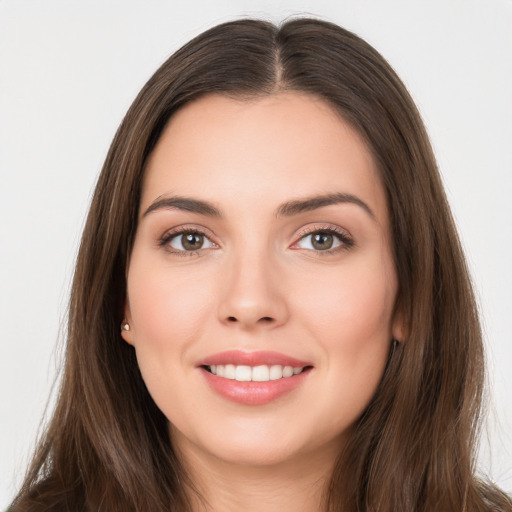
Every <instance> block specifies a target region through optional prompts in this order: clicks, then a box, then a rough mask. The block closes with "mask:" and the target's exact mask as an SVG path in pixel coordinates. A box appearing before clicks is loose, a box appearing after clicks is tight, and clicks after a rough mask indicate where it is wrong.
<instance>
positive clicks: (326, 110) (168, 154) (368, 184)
mask: <svg viewBox="0 0 512 512" xmlns="http://www.w3.org/2000/svg"><path fill="white" fill-rule="evenodd" d="M333 191H334V192H342V193H347V194H354V195H358V196H363V197H362V199H363V200H365V201H366V202H370V203H372V204H373V208H374V210H375V211H376V213H377V216H379V213H380V215H382V216H386V215H387V213H386V210H387V208H386V204H385V194H384V190H383V187H382V185H381V182H380V178H379V173H378V171H377V169H376V166H375V162H374V160H373V157H372V156H371V154H370V151H369V150H368V149H367V147H366V145H365V143H364V142H363V140H362V138H361V137H360V135H359V134H358V133H357V132H356V131H355V130H354V129H353V128H352V127H351V126H350V125H349V124H348V123H347V122H346V121H344V120H343V119H342V117H341V116H340V115H339V114H338V113H337V112H335V111H334V109H333V108H331V106H330V105H328V104H327V103H326V102H325V101H323V100H320V99H318V98H316V97H313V96H310V95H305V94H299V93H280V94H275V95H271V96H265V97H262V98H256V99H250V100H237V99H232V98H228V97H225V96H221V95H209V96H206V97H203V98H201V99H199V100H197V101H194V102H192V103H190V104H188V105H186V106H185V107H184V108H182V109H181V110H179V111H178V112H177V113H176V114H175V115H174V116H173V117H172V118H171V119H170V121H169V123H168V124H167V126H166V128H165V130H164V132H163V134H162V136H161V138H160V140H159V141H158V143H157V145H156V147H155V149H154V151H153V153H152V154H151V156H150V158H149V160H148V164H147V167H146V174H145V179H144V185H143V195H142V203H141V209H144V208H145V207H147V206H148V205H149V204H150V203H151V202H152V201H154V200H155V199H157V198H158V197H160V196H165V195H172V194H179V195H193V196H197V197H200V198H204V199H207V200H209V201H211V202H213V203H216V202H219V203H221V206H228V207H229V206H230V205H232V206H233V207H238V208H240V207H242V206H243V207H244V208H248V207H249V206H250V204H251V202H255V203H259V204H260V205H261V206H263V204H264V203H265V204H266V203H268V204H269V205H270V204H271V203H272V204H274V205H276V204H278V203H280V202H283V201H287V200H289V199H290V198H291V197H303V196H306V195H307V196H310V195H312V194H326V193H332V192H333Z"/></svg>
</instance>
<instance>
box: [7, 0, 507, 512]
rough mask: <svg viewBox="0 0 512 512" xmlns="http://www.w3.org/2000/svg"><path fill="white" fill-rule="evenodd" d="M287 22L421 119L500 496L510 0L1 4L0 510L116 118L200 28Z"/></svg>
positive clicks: (53, 358) (12, 482) (19, 467)
mask: <svg viewBox="0 0 512 512" xmlns="http://www.w3.org/2000/svg"><path fill="white" fill-rule="evenodd" d="M301 13H302V14H305V13H306V14H307V13H309V14H315V15H317V16H319V17H322V18H325V19H328V20H331V21H334V22H336V23H338V24H340V25H342V26H344V27H346V28H348V29H350V30H352V31H355V32H356V33H358V34H359V35H361V36H363V37H364V38H366V39H367V40H368V41H369V42H370V43H371V44H373V45H374V46H375V47H376V48H377V49H378V50H379V51H380V52H381V53H382V54H383V55H384V56H385V57H386V58H387V59H388V60H389V61H390V63H391V64H392V65H393V66H394V67H395V69H396V70H397V71H398V74H399V75H400V76H401V77H402V79H403V80H404V81H405V83H406V85H407V86H408V87H409V89H410V91H411V93H412V95H413V97H414V98H415V100H416V102H417V104H418V106H419V108H420V110H421V112H422V115H423V117H424V120H425V122H426V124H427V128H428V130H429V133H430V135H431V138H432V142H433V145H434V149H435V151H436V154H437V157H438V160H439V165H440V168H441V172H442V175H443V179H444V182H445V185H446V188H447V191H448V195H449V198H450V201H451V204H452V208H453V211H454V214H455V217H456V220H457V223H458V226H459V229H460V231H461V236H462V240H463V243H464V246H465V248H466V251H467V255H468V259H469V263H470V266H471V269H472V272H473V276H474V280H475V285H476V289H477V292H478V297H479V303H480V306H481V311H482V315H483V320H484V328H485V337H486V345H487V351H488V356H489V367H490V383H491V393H492V397H491V398H492V400H490V407H489V409H490V420H489V422H488V428H487V435H486V436H485V438H484V442H483V449H482V456H481V460H482V467H483V469H484V470H485V471H487V472H488V473H489V474H490V475H491V477H492V478H493V479H494V480H495V481H497V482H498V483H499V484H500V485H501V486H502V487H504V488H505V489H506V490H508V491H511V490H512V434H511V431H512V374H511V370H510V368H511V367H512V335H511V332H512V199H511V198H512V149H511V148H512V30H511V27H512V2H511V1H510V0H492V1H489V0H480V1H473V0H436V1H432V0H431V1H429V2H426V1H419V0H402V1H399V0H394V1H391V0H339V1H321V0H317V1H313V0H309V1H308V0H297V1H276V0H273V1H271V0H268V1H256V0H246V1H228V0H225V1H208V0H203V1H200V0H189V1H187V2H182V1H180V2H177V1H176V2H173V1H169V0H167V1H164V0H144V1H127V0H125V1H123V2H120V1H119V2H114V1H105V0H103V1H101V2H100V1H97V0H96V1H91V0H88V1H87V2H85V1H82V2H80V1H76V0H66V1H55V0H45V1H44V2H38V1H36V0H34V1H26V0H10V1H9V0H0V172H1V181H0V262H1V264H0V422H1V423H0V508H4V507H5V506H7V504H8V503H9V500H10V499H11V498H12V497H13V494H14V491H15V489H16V488H17V486H18V485H19V483H20V480H21V477H22V475H23V472H24V468H25V466H26V462H27V460H28V457H29V454H30V452H31V450H32V448H33V446H34V440H35V436H36V433H37V430H38V425H39V422H40V419H41V417H42V414H43V411H44V408H45V404H46V402H47V399H48V396H49V394H50V389H51V386H52V383H53V381H54V379H55V375H56V372H57V369H58V367H59V357H60V350H59V349H57V348H56V347H57V346H58V342H59V341H60V343H61V344H62V339H63V326H64V324H65V315H66V305H67V300H68V290H69V284H70V279H71V276H72V271H73V263H74V258H75V255H76V251H77V246H78V241H79V237H80V231H81V228H82V225H83V222H84V217H85V214H86V211H87V206H88V202H89V199H90V196H91V192H92V188H93V185H94V182H95V179H96V177H97V174H98V172H99V170H100V168H101V165H102V161H103V159H104V157H105V155H106V152H107V149H108V146H109V144H110V141H111V139H112V137H113V135H114V132H115V130H116V128H117V126H118V124H119V122H120V121H121V119H122V116H123V114H124V113H125V111H126V109H127V108H128V106H129V105H130V103H131V101H132V100H133V99H134V97H135V95H136V93H137V92H138V90H139V89H140V88H141V86H142V85H143V84H144V83H145V81H146V80H147V79H148V78H149V76H150V75H151V74H152V73H153V72H154V71H155V70H156V68H157V66H158V65H159V64H160V63H161V62H163V60H165V58H167V57H168V56H169V55H170V54H171V53H172V52H173V51H175V50H176V49H177V48H178V47H179V46H181V45H182V44H183V43H185V42H186V41H187V40H189V39H190V38H191V37H193V36H195V35H196V34H198V33H199V32H201V31H203V30H205V29H206V28H208V27H210V26H212V25H214V24H216V23H219V22H223V21H227V20H231V19H233V18H236V17H239V16H244V15H251V16H257V17H263V18H266V19H269V20H272V21H280V20H282V19H284V18H286V17H288V16H290V15H294V14H301ZM50 408H51V405H50ZM487 440H488V441H487ZM134 448H135V447H134Z"/></svg>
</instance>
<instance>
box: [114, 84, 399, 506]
mask: <svg viewBox="0 0 512 512" xmlns="http://www.w3.org/2000/svg"><path fill="white" fill-rule="evenodd" d="M334 193H341V194H350V195H351V196H353V197H355V198H357V199H358V200H359V201H361V202H364V204H365V205H367V207H368V209H369V210H371V213H369V212H368V211H367V210H366V209H365V208H364V207H362V206H361V204H356V203H354V202H341V203H337V204H330V205H327V206H322V207H319V208H314V209H311V210H309V211H303V212H295V213H293V212H292V214H289V215H276V211H278V209H279V208H280V207H281V206H282V205H283V204H284V203H287V202H290V201H295V200H303V199H304V198H310V197H312V196H317V195H325V194H334ZM172 196H183V197H186V198H193V199H198V200H201V201H207V202H209V203H211V204H212V205H213V206H215V208H217V209H218V210H220V213H221V215H220V216H211V215H205V214H202V213H198V212H190V211H184V210H181V209H179V208H171V207H162V208H155V209H153V210H152V211H151V212H149V213H147V214H145V212H146V211H147V210H148V208H150V207H151V205H152V204H155V203H156V202H157V201H159V200H162V199H164V198H169V197H172ZM183 227H185V228H186V229H188V230H195V231H198V232H200V233H204V234H205V235H206V237H207V238H205V239H204V243H203V245H202V246H201V247H202V248H201V249H199V250H196V251H186V250H184V249H183V245H181V242H182V241H183V239H182V238H180V237H179V234H178V235H176V236H175V237H174V238H171V239H170V240H169V235H170V234H173V230H175V229H176V228H183ZM327 229H333V230H336V231H337V232H338V233H341V238H337V236H338V235H336V236H334V235H333V236H334V238H332V239H330V240H332V241H333V242H334V246H335V247H334V248H332V249H330V250H319V249H317V248H315V246H313V245H312V237H311V232H318V231H325V230H327ZM174 234H175V233H174ZM327 234H328V235H329V233H327ZM166 236H167V238H166ZM162 240H164V242H162ZM127 281H128V289H127V302H126V307H125V314H126V320H127V321H128V323H129V325H130V330H129V331H123V337H124V339H125V340H126V341H127V342H128V343H130V344H131V345H133V346H134V347H135V350H136V354H137V359H138V363H139V366H140V369H141V373H142V376H143V378H144V380H145V382H146V385H147V387H148V390H149V392H150V393H151V395H152V397H153V399H154V400H155V402H156V404H157V405H158V407H159V408H160V409H161V410H162V411H163V413H164V414H165V415H166V417H167V418H168V419H169V421H170V434H171V437H172V440H173V444H174V446H175V447H176V449H177V450H178V452H179V453H180V454H181V457H182V459H183V461H184V464H185V466H186V467H187V468H188V470H189V472H190V473H191V476H192V479H193V480H194V482H195V483H196V485H197V487H198V488H199V490H200V491H201V493H202V494H203V496H204V497H205V498H206V500H207V502H208V503H209V507H210V508H208V510H219V511H220V510H222V511H230V510H241V509H242V508H243V509H244V510H247V511H252V510H266V511H273V510H280V511H282V510H285V509H290V508H292V509H293V510H299V511H300V510H304V511H305V510H308V511H311V510H320V508H321V493H322V491H323V488H324V485H325V482H326V481H327V479H328V477H329V475H330V472H331V470H332V467H333V464H334V462H335V459H336V456H337V454H338V453H339V452H340V450H341V448H342V447H343V444H344V442H345V440H346V438H347V436H348V435H349V433H350V429H351V427H352V426H353V425H354V422H355V421H356V420H357V418H358V417H359V416H360V415H361V413H362V411H363V410H364V409H365V407H366V406H367V405H368V403H369V401H370V400H371V398H372V396H373V395H374V393H375V391H376V388H377V386H378V383H379V381H380V379H381V377H382V373H383V370H384V366H385V363H386V360H387V356H388V353H389V348H390V343H391V340H392V338H393V337H395V338H397V339H402V325H401V323H400V321H399V319H397V318H394V317H393V309H394V303H395V299H396V294H397V277H396V272H395V268H394V262H393V257H392V251H391V236H390V228H389V214H388V209H387V205H386V197H385V192H384V189H383V186H382V184H381V182H380V178H379V175H378V171H377V169H376V166H375V163H374V161H373V159H372V157H371V155H370V153H369V151H368V149H367V148H366V146H365V144H364V143H363V141H362V139H361V138H360V137H359V135H358V134H357V133H356V132H355V131H354V130H353V129H352V128H351V127H350V126H349V125H348V124H347V123H346V122H345V121H343V119H342V118H341V117H340V116H339V115H338V114H336V113H335V112H334V111H333V110H332V109H331V108H330V107H329V106H328V105H327V104H326V103H325V102H323V101H321V100H319V99H316V98H314V97H311V96H307V95H302V94H298V93H279V94H276V95H271V96H266V97H263V98H258V99H253V100H244V101H242V100H240V101H239V100H235V99H230V98H226V97H223V96H219V95H211V96H207V97H204V98H202V99H200V100H197V101H195V102H193V103H191V104H189V105H187V106H185V107H184V108H183V109H181V110H180V111H179V112H178V113H176V114H175V115H174V116H173V118H172V119H171V120H170V122H169V124H168V125H167V127H166V129H165V130H164V133H163V134H162V136H161V138H160V140H159V142H158V144H157V145H156V148H155V150H154V151H153V153H152V155H151V157H150V159H149V162H148V165H147V170H146V174H145V179H144V183H143V189H142V199H141V205H140V216H139V224H138V228H137V234H136V238H135V242H134V247H133V252H132V254H131V258H130V262H129V267H128V275H127ZM233 349H238V350H243V351H247V352H251V351H258V350H272V351H277V352H280V353H283V354H286V355H288V356H292V357H295V358H297V359H300V360H305V361H308V362H311V365H312V366H313V368H312V369H311V370H310V371H309V373H308V374H307V376H306V378H305V379H304V380H303V382H302V383H301V385H300V386H299V387H297V388H296V389H294V390H293V391H291V392H290V393H287V394H285V395H284V396H282V397H280V398H279V399H277V400H275V401H272V402H270V403H268V404H264V405H257V406H254V405H245V404H239V403H234V402H232V401H230V400H228V399H226V398H225V397H222V396H220V395H218V394H217V393H215V392H214V391H213V390H212V389H211V388H210V387H209V386H208V385H207V383H206V381H205V378H204V375H203V374H202V372H203V370H201V369H200V368H198V367H197V363H198V361H200V360H201V359H203V358H205V357H207V356H210V355H212V354H216V353H218V352H223V351H225V350H233ZM196 506H197V509H198V510H199V509H201V507H200V506H199V502H198V503H196Z"/></svg>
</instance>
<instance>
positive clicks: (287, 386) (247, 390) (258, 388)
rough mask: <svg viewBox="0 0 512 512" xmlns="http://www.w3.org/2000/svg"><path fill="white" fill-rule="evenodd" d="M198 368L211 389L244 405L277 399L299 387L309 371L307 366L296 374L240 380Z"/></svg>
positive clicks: (260, 403) (259, 403) (261, 403)
mask: <svg viewBox="0 0 512 512" xmlns="http://www.w3.org/2000/svg"><path fill="white" fill-rule="evenodd" d="M200 370H201V372H202V374H203V375H204V377H205V379H206V381H207V382H208V384H209V385H210V387H211V388H212V389H213V391H215V392H216V393H217V394H219V395H220V396H222V397H223V398H227V399H228V400H231V401H232V402H236V403H239V404H245V405H264V404H268V403H270V402H273V401H274V400H277V399H278V398H280V397H282V396H283V395H286V394H287V393H290V392H291V391H293V390H294V389H296V388H297V387H299V386H300V385H301V384H302V383H303V382H304V380H305V379H306V378H307V375H308V374H309V372H310V369H309V368H308V369H306V370H303V371H302V372H301V373H299V374H297V375H293V376H292V377H286V378H283V379H277V380H269V381H266V382H240V381H238V380H232V379H225V378H224V377H218V376H217V375H214V374H213V373H210V372H209V371H208V370H206V369H205V368H201V369H200Z"/></svg>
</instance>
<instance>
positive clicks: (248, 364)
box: [197, 350, 313, 406]
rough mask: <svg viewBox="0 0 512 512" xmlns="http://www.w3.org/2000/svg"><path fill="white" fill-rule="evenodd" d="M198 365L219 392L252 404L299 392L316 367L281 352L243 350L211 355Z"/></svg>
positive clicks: (260, 403)
mask: <svg viewBox="0 0 512 512" xmlns="http://www.w3.org/2000/svg"><path fill="white" fill-rule="evenodd" d="M197 367H198V369H199V370H200V371H201V375H202V376H203V378H204V379H205V380H206V383H207V384H208V386H209V387H210V389H211V390H212V391H213V392H214V393H215V394H216V395H218V396H220V397H222V398H223V399H227V400H229V401H230V402H235V403H239V404H244V405H251V406H255V405H265V404H268V403H270V402H273V401H274V400H277V399H278V398H282V397H284V396H285V395H289V394H292V392H294V391H295V392H299V391H298V390H299V389H301V388H302V386H303V385H304V383H305V382H306V381H307V380H309V376H310V375H311V373H312V372H311V371H312V370H313V365H312V364H311V362H309V361H305V360H300V359H296V358H294V357H291V356H288V355H285V354H280V353H278V352H272V351H256V352H245V351H241V350H230V351H227V352H221V353H217V354H214V355H211V356H209V357H207V358H205V359H203V360H201V361H198V364H197Z"/></svg>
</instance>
